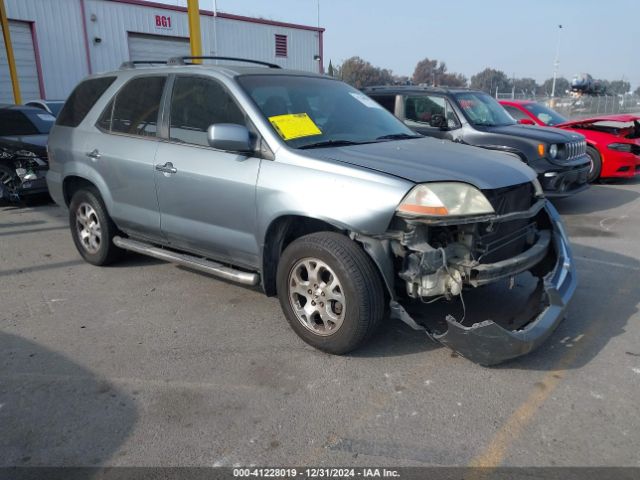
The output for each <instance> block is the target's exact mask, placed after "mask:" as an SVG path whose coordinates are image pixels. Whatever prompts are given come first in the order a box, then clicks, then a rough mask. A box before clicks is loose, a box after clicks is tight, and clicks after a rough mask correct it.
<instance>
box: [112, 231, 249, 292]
mask: <svg viewBox="0 0 640 480" xmlns="http://www.w3.org/2000/svg"><path fill="white" fill-rule="evenodd" d="M113 243H114V244H115V245H116V246H117V247H119V248H122V249H124V250H130V251H132V252H136V253H141V254H142V255H147V256H149V257H153V258H157V259H158V260H164V261H165V262H170V263H177V264H178V265H183V266H185V267H189V268H193V269H194V270H199V271H201V272H205V273H210V274H211V275H215V276H217V277H220V278H224V279H225V280H230V281H232V282H237V283H241V284H243V285H257V284H258V281H259V280H260V276H259V275H258V274H257V273H251V272H243V271H240V270H235V269H233V268H230V267H225V266H224V265H221V264H219V263H216V262H213V261H211V260H206V259H204V258H200V257H194V256H193V255H188V254H186V253H177V252H173V251H171V250H165V249H163V248H158V247H155V246H153V245H151V244H149V243H144V242H139V241H137V240H131V239H130V238H122V237H113Z"/></svg>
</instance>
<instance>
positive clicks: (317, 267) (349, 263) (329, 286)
mask: <svg viewBox="0 0 640 480" xmlns="http://www.w3.org/2000/svg"><path fill="white" fill-rule="evenodd" d="M277 287H278V298H279V299H280V305H281V307H282V310H283V312H284V314H285V316H286V318H287V321H288V322H289V324H290V325H291V328H293V330H294V331H295V332H296V333H297V334H298V336H299V337H300V338H302V339H303V340H304V341H305V342H307V343H308V344H309V345H311V346H313V347H315V348H317V349H319V350H322V351H324V352H328V353H333V354H337V355H342V354H345V353H348V352H350V351H352V350H354V349H356V348H358V347H359V346H360V345H362V343H363V342H365V341H366V340H367V339H368V338H369V337H370V336H371V335H372V334H373V332H374V331H375V329H376V327H377V326H378V325H379V324H380V321H381V320H382V317H383V316H384V313H385V292H384V288H383V285H382V280H381V278H380V274H379V272H378V270H377V268H376V267H375V265H374V264H373V261H372V260H371V258H370V257H369V256H368V255H367V254H366V253H365V252H364V251H363V250H362V249H361V248H360V247H359V246H358V245H357V244H356V243H355V242H354V241H352V240H351V239H349V238H348V237H346V236H344V235H342V234H339V233H334V232H320V233H313V234H310V235H306V236H303V237H301V238H299V239H297V240H295V241H294V242H292V243H291V244H290V245H289V246H288V247H287V248H286V249H285V251H284V252H283V254H282V256H281V258H280V262H279V264H278V273H277Z"/></svg>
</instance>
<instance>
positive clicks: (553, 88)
mask: <svg viewBox="0 0 640 480" xmlns="http://www.w3.org/2000/svg"><path fill="white" fill-rule="evenodd" d="M561 31H562V25H558V42H557V43H556V61H555V62H553V83H552V84H551V98H554V97H555V96H556V78H557V77H558V65H560V32H561Z"/></svg>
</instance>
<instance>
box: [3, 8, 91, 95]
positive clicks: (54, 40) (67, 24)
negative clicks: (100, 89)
mask: <svg viewBox="0 0 640 480" xmlns="http://www.w3.org/2000/svg"><path fill="white" fill-rule="evenodd" d="M79 1H80V0H6V6H7V16H8V17H9V18H10V19H12V20H24V21H28V22H35V25H34V26H35V30H36V35H37V38H38V47H39V50H40V63H41V65H42V73H43V77H44V86H45V93H46V94H47V97H48V98H51V99H56V98H65V97H66V96H67V95H69V92H70V91H71V89H72V88H73V87H74V86H75V85H76V83H78V81H79V80H80V79H81V78H83V77H84V76H86V75H87V61H86V55H85V49H84V39H83V36H82V18H81V15H80V4H79ZM24 100H27V99H26V98H25V99H24Z"/></svg>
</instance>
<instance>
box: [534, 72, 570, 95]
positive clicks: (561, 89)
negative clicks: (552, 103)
mask: <svg viewBox="0 0 640 480" xmlns="http://www.w3.org/2000/svg"><path fill="white" fill-rule="evenodd" d="M541 90H542V93H544V94H545V95H548V96H551V90H553V78H547V79H546V80H545V81H544V83H543V84H542V86H541ZM568 90H571V83H569V80H567V79H566V78H564V77H557V78H556V96H557V97H561V96H563V95H564V94H565V92H567V91H568Z"/></svg>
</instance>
